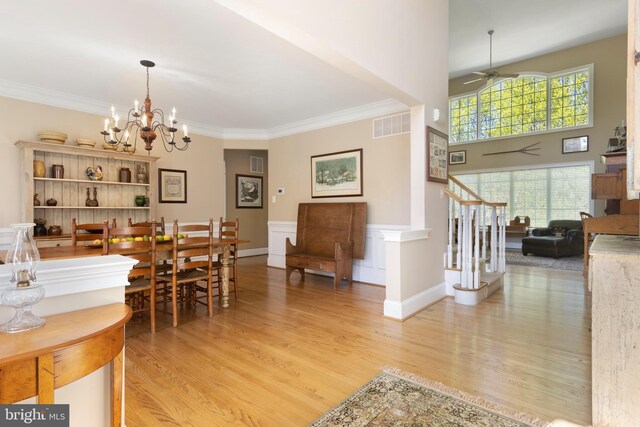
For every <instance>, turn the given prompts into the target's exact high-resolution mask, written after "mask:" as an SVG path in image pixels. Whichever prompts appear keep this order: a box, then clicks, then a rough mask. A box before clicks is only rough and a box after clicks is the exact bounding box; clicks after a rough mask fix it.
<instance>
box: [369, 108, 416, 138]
mask: <svg viewBox="0 0 640 427" xmlns="http://www.w3.org/2000/svg"><path fill="white" fill-rule="evenodd" d="M410 130H411V113H409V112H406V113H401V114H395V115H393V116H387V117H380V118H379V119H374V120H373V138H374V139H375V138H384V137H385V136H391V135H399V134H401V133H409V131H410Z"/></svg>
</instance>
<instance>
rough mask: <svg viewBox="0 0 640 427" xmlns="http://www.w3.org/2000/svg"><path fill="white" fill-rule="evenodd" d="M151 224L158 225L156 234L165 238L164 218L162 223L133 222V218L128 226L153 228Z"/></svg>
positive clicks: (161, 220)
mask: <svg viewBox="0 0 640 427" xmlns="http://www.w3.org/2000/svg"><path fill="white" fill-rule="evenodd" d="M151 223H154V224H155V225H156V233H157V234H158V235H160V236H164V234H165V226H164V217H163V216H161V217H160V221H155V220H152V221H143V222H135V223H134V222H133V220H132V219H131V218H129V221H128V224H129V227H151Z"/></svg>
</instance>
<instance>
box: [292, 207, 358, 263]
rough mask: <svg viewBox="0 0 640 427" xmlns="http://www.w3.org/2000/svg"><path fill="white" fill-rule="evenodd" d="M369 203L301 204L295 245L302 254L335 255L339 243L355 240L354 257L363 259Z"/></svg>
mask: <svg viewBox="0 0 640 427" xmlns="http://www.w3.org/2000/svg"><path fill="white" fill-rule="evenodd" d="M366 223H367V204H366V203H364V202H362V203H300V204H299V205H298V224H297V231H296V247H298V248H300V249H301V250H302V252H303V253H306V254H309V255H318V256H324V257H333V256H334V254H335V244H336V242H349V241H353V258H356V259H364V243H365V226H366Z"/></svg>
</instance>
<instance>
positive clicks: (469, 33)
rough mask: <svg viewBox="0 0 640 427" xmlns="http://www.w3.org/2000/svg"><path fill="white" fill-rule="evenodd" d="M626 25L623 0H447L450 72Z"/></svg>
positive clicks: (573, 42)
mask: <svg viewBox="0 0 640 427" xmlns="http://www.w3.org/2000/svg"><path fill="white" fill-rule="evenodd" d="M489 30H494V31H495V33H494V35H493V67H494V68H499V67H500V65H504V64H509V63H512V62H516V61H520V60H523V59H527V58H532V57H536V56H540V55H543V54H545V53H549V52H554V51H558V50H562V49H566V48H569V47H573V46H579V45H581V44H586V43H589V42H592V41H595V40H601V39H604V38H607V37H612V36H615V35H618V34H623V33H626V31H627V0H535V1H534V0H449V77H452V78H453V77H460V76H463V75H466V74H469V73H470V72H472V71H481V70H487V69H488V68H489V35H488V34H487V32H488V31H489Z"/></svg>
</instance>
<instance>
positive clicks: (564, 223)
mask: <svg viewBox="0 0 640 427" xmlns="http://www.w3.org/2000/svg"><path fill="white" fill-rule="evenodd" d="M549 228H551V229H563V230H572V229H577V230H582V221H580V220H579V219H553V220H551V221H549Z"/></svg>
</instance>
